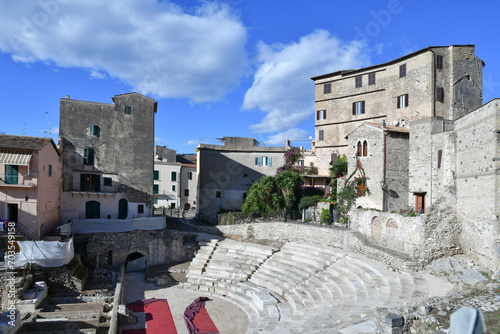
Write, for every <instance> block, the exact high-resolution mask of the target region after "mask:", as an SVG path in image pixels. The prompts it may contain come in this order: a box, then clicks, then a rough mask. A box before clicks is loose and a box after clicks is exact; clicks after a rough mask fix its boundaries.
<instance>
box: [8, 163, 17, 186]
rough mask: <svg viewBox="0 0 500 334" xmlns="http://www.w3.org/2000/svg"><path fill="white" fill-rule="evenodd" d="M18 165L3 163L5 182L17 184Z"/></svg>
mask: <svg viewBox="0 0 500 334" xmlns="http://www.w3.org/2000/svg"><path fill="white" fill-rule="evenodd" d="M18 175H19V166H17V165H5V183H6V184H17V183H18V182H19V176H18Z"/></svg>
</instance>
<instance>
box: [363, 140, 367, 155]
mask: <svg viewBox="0 0 500 334" xmlns="http://www.w3.org/2000/svg"><path fill="white" fill-rule="evenodd" d="M367 155H368V143H367V142H366V140H365V141H364V142H363V156H364V157H366V156H367Z"/></svg>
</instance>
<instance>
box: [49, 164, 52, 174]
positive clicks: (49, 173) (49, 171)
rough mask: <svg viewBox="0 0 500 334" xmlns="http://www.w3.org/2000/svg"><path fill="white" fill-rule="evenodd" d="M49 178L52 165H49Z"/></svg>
mask: <svg viewBox="0 0 500 334" xmlns="http://www.w3.org/2000/svg"><path fill="white" fill-rule="evenodd" d="M49 176H52V165H51V164H49Z"/></svg>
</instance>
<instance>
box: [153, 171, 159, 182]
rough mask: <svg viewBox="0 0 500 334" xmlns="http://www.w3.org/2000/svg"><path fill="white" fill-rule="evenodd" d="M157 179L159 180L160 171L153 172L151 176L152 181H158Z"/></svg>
mask: <svg viewBox="0 0 500 334" xmlns="http://www.w3.org/2000/svg"><path fill="white" fill-rule="evenodd" d="M159 179H160V171H159V170H155V171H154V175H153V180H159Z"/></svg>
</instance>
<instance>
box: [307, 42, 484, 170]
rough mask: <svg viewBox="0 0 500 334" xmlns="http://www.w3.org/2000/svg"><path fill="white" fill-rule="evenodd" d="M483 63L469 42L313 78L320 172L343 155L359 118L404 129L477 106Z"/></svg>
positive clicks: (479, 101) (448, 116) (317, 154)
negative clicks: (334, 156)
mask: <svg viewBox="0 0 500 334" xmlns="http://www.w3.org/2000/svg"><path fill="white" fill-rule="evenodd" d="M483 66H484V63H483V61H482V60H481V59H479V58H477V57H476V56H475V55H474V46H473V45H452V46H439V47H427V48H425V49H422V50H419V51H417V52H414V53H411V54H409V55H406V56H403V57H401V58H398V59H395V60H392V61H390V62H387V63H383V64H378V65H374V66H370V67H366V68H362V69H357V70H344V71H337V72H333V73H328V74H324V75H320V76H316V77H313V78H312V80H314V82H315V119H316V122H315V128H316V129H315V138H316V139H315V142H314V150H315V154H316V158H317V160H316V162H317V167H318V168H319V174H320V175H327V174H328V168H329V163H330V162H331V161H332V157H333V154H335V153H338V154H347V152H348V150H347V140H346V139H345V137H346V136H347V135H348V134H349V133H350V132H352V131H353V130H354V129H356V128H357V127H358V126H360V125H361V124H362V123H363V122H367V121H369V122H375V123H379V124H380V123H381V122H382V121H383V120H384V121H385V122H386V124H387V125H389V126H400V127H407V126H408V124H409V123H410V122H412V121H415V120H418V119H423V118H428V117H443V118H444V119H451V120H453V119H457V118H459V117H461V116H463V115H465V114H466V113H468V112H470V111H472V110H474V109H476V108H478V107H480V106H481V104H482V68H483Z"/></svg>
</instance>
